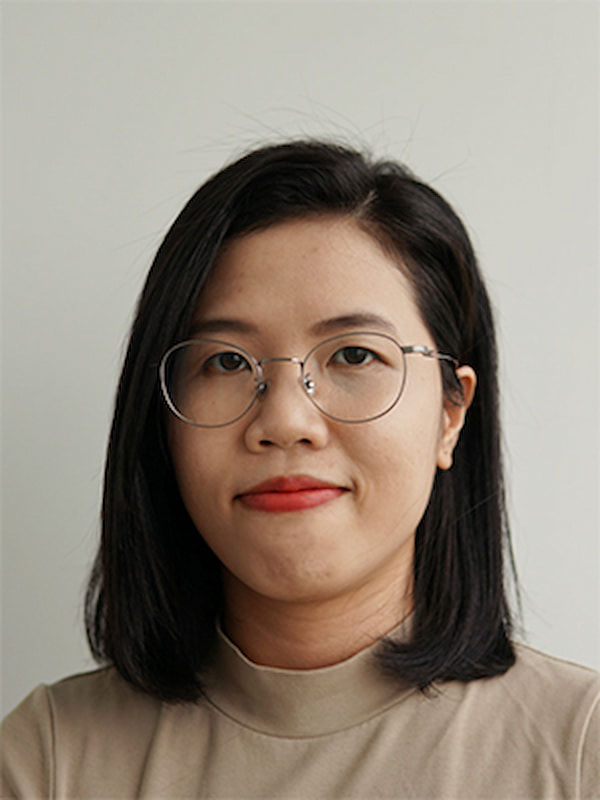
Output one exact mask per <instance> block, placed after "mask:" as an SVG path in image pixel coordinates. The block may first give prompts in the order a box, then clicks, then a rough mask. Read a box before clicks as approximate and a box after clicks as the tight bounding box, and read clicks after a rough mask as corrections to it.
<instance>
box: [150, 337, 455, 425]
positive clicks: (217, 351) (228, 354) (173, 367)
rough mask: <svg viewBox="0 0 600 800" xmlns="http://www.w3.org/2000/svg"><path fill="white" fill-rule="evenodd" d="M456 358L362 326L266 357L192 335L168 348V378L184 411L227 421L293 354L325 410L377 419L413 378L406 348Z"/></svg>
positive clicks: (172, 402)
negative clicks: (298, 354)
mask: <svg viewBox="0 0 600 800" xmlns="http://www.w3.org/2000/svg"><path fill="white" fill-rule="evenodd" d="M413 354H416V355H421V356H426V357H427V358H435V359H440V360H443V361H450V362H451V363H452V364H453V365H454V367H455V368H456V367H457V366H458V362H457V360H456V359H455V358H454V357H453V356H449V355H445V354H443V353H438V352H436V351H435V350H431V349H430V348H429V347H426V346H425V345H410V346H407V345H401V344H399V343H398V342H397V341H396V340H395V339H393V338H392V337H391V336H388V335H387V334H384V333H371V332H368V331H359V332H356V333H347V334H342V335H340V336H333V337H331V338H330V339H326V340H325V341H324V342H320V344H318V345H316V346H315V347H313V348H312V350H310V351H309V352H308V353H307V355H306V356H305V357H304V358H303V359H300V358H295V357H281V358H263V359H261V360H260V361H259V360H257V359H256V358H254V356H253V355H252V354H251V353H249V352H247V351H246V350H244V349H242V348H241V347H238V346H237V345H234V344H231V343H230V342H224V341H221V340H220V339H203V338H202V339H190V340H188V341H185V342H180V343H179V344H176V345H174V346H173V347H171V348H170V349H169V350H167V352H166V353H165V355H164V356H163V358H162V360H161V362H160V367H159V377H160V385H161V389H162V393H163V396H164V399H165V401H166V403H167V405H168V407H169V408H170V409H171V411H172V412H173V413H174V414H175V415H176V416H177V417H179V419H181V420H183V421H184V422H187V423H189V424H190V425H196V426H197V427H200V428H221V427H223V426H225V425H231V424H232V423H234V422H236V421H237V420H238V419H240V417H243V416H244V414H246V413H247V412H248V411H249V410H250V408H251V407H252V406H253V404H254V403H255V401H256V400H257V399H258V398H260V397H262V396H263V395H264V394H265V392H266V391H268V388H269V380H268V379H267V378H266V376H265V367H266V366H267V365H269V364H273V363H276V362H289V363H292V364H295V365H297V366H298V367H299V368H300V384H301V386H302V388H303V389H304V391H305V392H306V396H307V397H308V398H309V400H310V401H311V402H312V403H313V404H314V405H315V406H316V407H317V408H318V409H319V411H320V412H321V413H322V414H325V416H327V417H330V418H331V419H334V420H337V421H338V422H347V423H359V422H369V421H371V420H374V419H378V418H379V417H382V416H383V415H384V414H387V413H388V411H391V409H392V408H393V407H394V406H395V405H396V403H397V402H398V400H399V399H400V395H401V394H402V390H403V389H404V384H405V382H406V356H407V355H413Z"/></svg>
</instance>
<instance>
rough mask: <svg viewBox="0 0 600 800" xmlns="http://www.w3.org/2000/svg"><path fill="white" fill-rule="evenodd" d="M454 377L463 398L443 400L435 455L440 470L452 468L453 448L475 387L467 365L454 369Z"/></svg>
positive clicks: (474, 381)
mask: <svg viewBox="0 0 600 800" xmlns="http://www.w3.org/2000/svg"><path fill="white" fill-rule="evenodd" d="M456 377H457V378H458V380H459V381H460V384H461V386H462V394H463V396H462V398H459V399H455V398H445V400H444V411H443V414H442V425H443V428H442V437H441V439H440V443H439V448H438V455H437V465H438V467H439V468H440V469H450V467H451V466H452V456H453V453H454V448H455V447H456V443H457V442H458V437H459V436H460V432H461V430H462V427H463V425H464V424H465V417H466V415H467V410H468V408H469V406H470V405H471V403H472V402H473V396H474V394H475V387H476V386H477V375H476V374H475V370H474V369H473V368H472V367H469V366H467V365H464V366H461V367H458V368H457V369H456Z"/></svg>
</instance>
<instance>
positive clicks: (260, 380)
mask: <svg viewBox="0 0 600 800" xmlns="http://www.w3.org/2000/svg"><path fill="white" fill-rule="evenodd" d="M285 361H287V362H289V363H291V364H297V365H298V366H299V367H300V375H301V378H302V385H303V386H304V389H305V390H306V393H307V394H309V395H312V393H313V392H314V390H315V382H314V381H313V380H312V379H311V377H310V376H309V375H305V374H304V363H305V362H304V361H303V360H302V359H301V358H297V357H296V356H277V357H275V358H261V360H260V361H257V362H256V367H257V373H258V374H257V377H256V393H257V394H258V395H259V396H260V397H262V395H264V393H265V392H266V391H267V389H268V388H269V382H268V381H267V380H265V375H264V372H263V364H272V363H274V362H285Z"/></svg>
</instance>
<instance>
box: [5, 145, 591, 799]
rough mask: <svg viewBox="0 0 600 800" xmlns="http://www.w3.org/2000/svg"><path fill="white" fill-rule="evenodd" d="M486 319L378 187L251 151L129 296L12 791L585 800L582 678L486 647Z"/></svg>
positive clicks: (501, 598) (408, 216)
mask: <svg viewBox="0 0 600 800" xmlns="http://www.w3.org/2000/svg"><path fill="white" fill-rule="evenodd" d="M506 558H508V565H509V567H511V557H510V546H509V539H508V530H507V525H506V519H505V511H504V501H503V486H502V473H501V460H500V446H499V429H498V407H497V385H496V348H495V340H494V330H493V323H492V317H491V313H490V308H489V302H488V298H487V295H486V291H485V288H484V285H483V282H482V278H481V275H480V273H479V270H478V268H477V264H476V260H475V257H474V254H473V251H472V248H471V245H470V243H469V240H468V236H467V234H466V232H465V230H464V227H463V225H462V224H461V222H460V221H459V219H458V218H457V217H456V215H455V214H454V212H453V211H452V209H451V208H450V207H449V206H448V204H447V203H446V202H445V201H444V200H443V199H442V198H441V197H440V196H439V195H438V194H437V193H436V192H434V191H433V190H432V189H431V188H429V187H427V186H425V185H423V184H422V183H420V182H419V181H417V180H416V179H415V178H413V177H412V176H411V175H410V173H409V172H408V171H407V170H405V169H404V168H403V167H400V166H399V165H397V164H393V163H373V162H371V161H370V160H369V159H367V158H365V157H363V156H362V155H360V154H358V153H356V152H353V151H350V150H347V149H344V148H342V147H339V146H335V145H329V144H324V143H318V142H291V143H289V144H286V145H278V146H273V147H266V148H263V149H260V150H257V151H254V152H252V153H250V154H249V155H247V156H246V157H244V158H242V159H241V160H239V161H237V162H236V163H234V164H232V165H230V166H228V167H227V168H225V169H224V170H222V171H221V172H220V173H218V174H217V175H215V176H214V177H213V178H212V179H210V180H209V181H208V182H207V183H206V184H205V185H204V186H203V187H201V188H200V189H199V190H198V192H197V193H196V194H195V195H194V196H193V197H192V199H191V200H190V201H189V203H188V204H187V205H186V207H185V208H184V209H183V211H182V212H181V214H180V216H179V217H178V219H177V220H176V221H175V223H174V224H173V226H172V228H171V229H170V231H169V232H168V234H167V236H166V238H165V240H164V242H163V243H162V245H161V247H160V248H159V251H158V253H157V256H156V258H155V261H154V264H153V266H152V269H151V271H150V273H149V276H148V279H147V282H146V286H145V288H144V290H143V293H142V296H141V299H140V303H139V307H138V311H137V316H136V320H135V323H134V325H133V330H132V334H131V340H130V344H129V349H128V352H127V356H126V358H125V364H124V367H123V373H122V376H121V381H120V386H119V391H118V395H117V401H116V408H115V415H114V421H113V427H112V432H111V438H110V444H109V449H108V458H107V468H106V476H105V494H104V505H103V533H102V543H101V546H100V551H99V554H98V558H97V561H96V565H95V568H94V571H93V574H92V577H91V581H90V586H89V591H88V597H87V621H88V635H89V639H90V643H91V646H92V650H93V652H94V654H95V656H96V657H97V658H98V659H99V660H100V661H101V662H104V663H105V664H106V666H105V667H103V668H102V669H100V670H98V671H96V672H93V673H90V674H87V675H82V676H75V677H72V678H69V679H66V680H65V681H62V682H60V683H59V684H56V685H55V686H51V687H41V688H39V689H37V690H36V691H35V692H33V693H32V695H30V697H29V698H27V699H26V700H25V701H24V702H23V703H22V704H21V706H19V707H18V708H17V709H16V710H15V711H14V712H13V713H12V714H11V715H10V716H9V718H8V719H7V721H6V722H5V734H4V736H5V744H4V747H5V755H4V769H5V781H6V786H7V789H6V793H7V795H8V796H19V797H48V796H51V797H54V796H61V797H77V798H91V797H100V796H102V797H152V798H157V797H164V798H167V797H169V798H175V797H177V798H183V797H207V798H225V797H227V798H231V797H239V798H241V797H244V798H274V797H285V798H346V797H348V798H350V797H353V798H374V797H388V798H459V797H460V798H482V797H490V798H492V797H493V798H511V799H512V798H516V797H519V798H540V797H568V798H572V797H577V798H579V797H588V798H589V797H594V796H597V791H598V786H599V785H600V777H599V773H598V762H597V754H598V749H599V743H600V733H599V729H600V716H599V713H598V697H599V694H600V683H599V680H598V677H597V676H596V675H595V674H594V673H593V672H591V671H589V670H586V669H584V668H580V667H576V666H573V665H567V664H565V663H562V662H559V661H557V660H555V659H552V658H549V657H547V656H544V655H541V654H539V653H537V652H535V651H533V650H531V649H528V648H526V647H523V646H519V645H515V644H514V643H513V642H512V640H511V616H510V612H509V608H508V603H507V600H506V595H505V570H504V566H503V564H504V561H505V559H506Z"/></svg>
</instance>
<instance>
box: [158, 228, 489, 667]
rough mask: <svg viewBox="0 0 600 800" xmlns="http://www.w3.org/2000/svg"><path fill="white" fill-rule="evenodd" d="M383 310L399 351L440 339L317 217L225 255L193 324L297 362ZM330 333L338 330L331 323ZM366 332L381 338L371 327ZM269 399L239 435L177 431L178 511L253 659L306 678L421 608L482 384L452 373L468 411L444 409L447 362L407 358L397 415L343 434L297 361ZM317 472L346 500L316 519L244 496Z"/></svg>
mask: <svg viewBox="0 0 600 800" xmlns="http://www.w3.org/2000/svg"><path fill="white" fill-rule="evenodd" d="M356 313H361V314H375V315H377V316H378V317H380V318H382V319H383V320H384V321H385V323H386V324H387V325H389V326H390V330H391V332H392V335H394V337H395V338H396V339H397V340H398V341H399V342H401V343H402V344H424V345H427V346H429V347H432V348H434V349H435V343H434V341H433V340H432V337H431V335H430V333H429V331H428V330H427V328H426V326H425V324H424V322H423V320H422V319H421V316H420V314H419V312H418V310H417V306H416V304H415V301H414V298H413V292H412V289H411V286H410V283H409V281H408V279H407V277H406V276H405V274H404V273H403V272H402V270H401V269H400V268H399V266H398V264H397V263H396V262H394V261H393V260H392V259H391V258H390V256H389V255H387V254H386V253H385V252H384V251H383V249H382V248H381V247H380V246H379V244H378V243H377V242H376V241H375V240H374V239H373V238H372V237H371V236H369V235H368V234H367V233H365V232H364V231H363V230H361V229H360V228H359V226H358V225H357V224H356V223H355V222H354V221H353V220H351V219H346V218H331V217H326V218H311V219H308V220H294V221H289V222H285V223H282V224H278V225H276V226H273V227H271V228H268V229H266V230H263V231H260V232H256V233H252V234H249V235H246V236H244V237H241V238H239V239H237V240H235V241H233V242H232V243H230V244H229V245H228V246H227V248H226V249H225V250H224V251H223V252H222V254H221V256H220V258H219V261H218V263H217V266H216V269H215V271H214V273H213V274H212V276H211V278H210V280H209V282H208V285H207V287H206V289H205V290H204V292H203V294H202V297H201V299H200V302H199V304H198V306H197V309H196V314H195V323H197V324H201V325H204V326H206V325H208V324H209V323H211V321H214V320H221V321H222V320H226V321H228V323H227V327H223V326H222V325H221V326H220V327H218V328H215V329H214V330H211V331H210V332H211V333H213V334H218V338H222V339H225V340H226V341H229V342H233V343H235V344H237V345H239V346H241V347H242V348H244V349H245V350H248V351H249V352H251V353H252V354H253V355H254V356H255V357H256V358H259V359H260V358H271V357H275V356H298V357H300V358H302V357H304V355H305V354H306V353H307V352H308V351H309V349H310V348H311V347H313V346H314V345H315V344H317V343H318V342H319V341H322V340H323V339H324V338H326V337H327V336H331V335H335V334H336V333H344V332H345V331H346V330H348V329H347V328H346V327H343V326H342V327H339V328H331V329H330V330H327V331H326V332H325V333H324V332H323V330H319V329H317V328H316V326H318V325H319V324H321V325H322V323H323V322H324V321H326V320H331V319H333V318H337V317H340V316H343V315H348V314H356ZM330 324H331V323H330ZM361 328H362V329H363V330H367V329H368V330H373V331H377V330H381V331H382V332H389V331H384V330H383V329H382V328H379V327H378V326H377V325H376V324H375V323H371V324H365V325H362V326H361ZM267 370H268V377H269V379H270V381H271V384H270V387H269V389H268V391H267V392H266V394H265V395H264V397H262V398H261V399H260V400H258V401H257V402H256V403H255V404H254V406H253V407H252V408H251V410H250V412H249V413H248V414H247V415H246V416H244V417H242V418H241V419H240V420H238V421H237V422H235V423H234V424H232V425H229V426H227V427H223V428H214V429H203V428H196V427H194V426H191V425H188V424H186V423H185V422H182V421H181V420H178V419H177V418H176V417H174V416H171V418H170V420H169V437H170V446H171V452H172V457H173V462H174V465H175V470H176V474H177V478H178V483H179V487H180V490H181V494H182V497H183V501H184V503H185V505H186V507H187V509H188V512H189V514H190V516H191V518H192V520H193V521H194V523H195V525H196V527H197V528H198V531H200V532H201V534H202V536H203V537H204V539H205V540H206V542H207V543H208V545H209V546H210V547H211V548H212V549H213V550H214V552H215V553H216V555H217V556H218V558H219V559H220V561H221V563H222V565H223V581H224V590H225V602H226V608H225V613H224V620H223V622H224V627H225V630H226V632H227V634H228V635H229V637H230V638H231V639H232V640H233V641H234V642H235V643H236V644H237V645H238V647H240V649H241V650H242V651H243V652H244V653H245V654H246V656H247V657H248V658H250V659H251V660H253V661H255V662H257V663H260V664H264V665H268V666H274V667H282V668H296V669H307V668H315V667H322V666H327V665H330V664H334V663H337V662H339V661H341V660H343V659H345V658H348V657H349V656H351V655H353V654H354V653H356V652H358V651H359V650H361V649H363V648H364V647H366V646H369V645H370V644H372V643H373V641H375V640H377V639H379V638H381V637H382V636H384V635H385V634H386V633H388V632H389V631H390V630H392V629H393V628H394V627H396V626H397V625H398V624H399V622H401V620H402V619H403V618H404V617H406V616H407V615H408V614H409V613H410V611H411V609H412V591H411V589H412V564H413V555H414V538H415V531H416V528H417V525H418V523H419V521H420V519H421V517H422V516H423V513H424V511H425V508H426V505H427V502H428V499H429V496H430V493H431V488H432V484H433V480H434V477H435V473H436V470H437V469H438V468H440V469H448V468H449V467H450V466H451V464H452V453H453V450H454V446H455V445H456V442H457V440H458V436H459V433H460V430H461V427H462V425H463V422H464V417H465V413H466V410H467V408H468V406H469V404H470V402H471V400H472V397H473V393H474V390H475V384H476V378H475V374H474V372H473V370H472V369H471V368H470V367H468V366H461V367H460V368H459V369H458V370H457V374H458V377H459V379H460V381H461V383H462V385H463V390H464V396H465V402H464V405H462V406H460V405H459V406H457V405H455V404H452V403H449V402H446V401H445V399H444V397H443V394H442V387H441V376H440V367H439V364H438V362H437V361H435V360H434V359H430V358H424V357H422V356H419V355H410V356H408V371H407V380H406V385H405V388H404V392H403V394H402V397H401V399H400V401H399V403H398V404H397V405H396V406H395V407H394V408H393V409H392V411H391V412H390V413H388V414H387V415H385V416H383V417H381V418H380V419H378V420H374V421H371V422H367V423H361V424H358V425H347V424H344V423H341V422H337V421H334V420H331V419H328V418H327V417H325V416H324V415H322V414H321V413H320V412H319V411H318V410H317V409H316V408H315V407H314V406H313V405H312V403H311V402H310V400H309V399H308V398H307V397H306V395H305V394H304V393H303V391H302V389H301V387H300V385H299V381H298V377H299V370H298V367H297V366H296V365H294V364H289V363H276V364H270V365H268V367H267ZM282 475H284V476H289V475H310V476H313V477H315V478H318V479H321V480H325V481H327V482H329V483H331V484H333V485H335V486H339V487H341V488H343V489H344V491H343V492H342V493H341V494H339V496H336V497H334V499H332V500H331V501H329V502H327V503H324V504H321V505H318V506H316V507H314V508H309V509H304V510H298V511H292V512H286V513H273V512H267V511H262V510H256V509H252V508H249V507H248V506H247V505H245V504H244V503H243V502H241V501H240V495H241V494H243V493H245V492H247V491H248V490H249V489H250V488H252V487H254V486H256V485H257V484H259V483H261V482H263V481H265V480H267V479H270V478H273V477H275V476H282Z"/></svg>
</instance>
